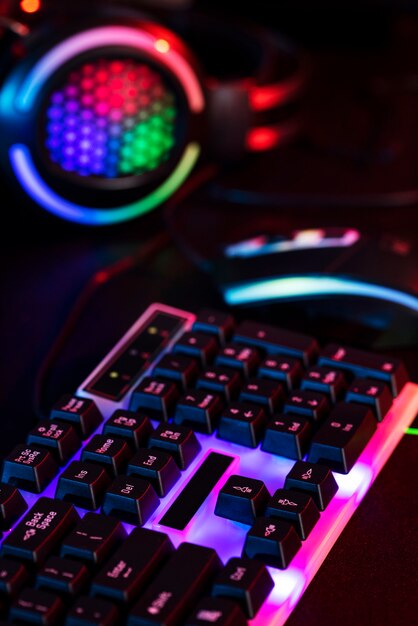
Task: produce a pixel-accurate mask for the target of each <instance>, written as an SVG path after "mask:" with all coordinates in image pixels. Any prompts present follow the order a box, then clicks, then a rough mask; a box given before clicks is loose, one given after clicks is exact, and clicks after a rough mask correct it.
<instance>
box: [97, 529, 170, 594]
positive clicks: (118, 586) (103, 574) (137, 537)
mask: <svg viewBox="0 0 418 626" xmlns="http://www.w3.org/2000/svg"><path fill="white" fill-rule="evenodd" d="M173 552H174V548H173V544H172V543H171V541H170V539H169V538H168V536H167V535H165V534H164V533H159V532H155V531H154V530H147V529H145V528H134V530H133V531H132V532H131V534H130V535H129V537H128V538H127V539H126V540H125V541H124V543H123V544H122V546H121V547H120V548H119V549H118V550H117V551H116V552H115V554H114V555H113V556H112V557H111V558H110V560H109V561H107V563H106V564H105V565H104V566H103V568H102V569H101V570H100V572H99V573H98V574H97V576H96V577H95V578H94V580H93V583H92V585H91V594H92V595H94V596H102V597H104V598H109V599H110V600H114V601H115V602H120V603H123V604H131V603H132V602H134V601H135V600H136V599H137V598H138V597H139V596H140V593H141V592H142V590H143V589H145V587H146V586H147V584H148V583H149V581H150V580H151V578H152V577H153V576H155V574H156V573H157V572H158V570H159V569H160V567H161V566H162V565H163V563H164V562H165V561H166V560H167V558H168V557H169V556H170V555H171V554H172V553H173Z"/></svg>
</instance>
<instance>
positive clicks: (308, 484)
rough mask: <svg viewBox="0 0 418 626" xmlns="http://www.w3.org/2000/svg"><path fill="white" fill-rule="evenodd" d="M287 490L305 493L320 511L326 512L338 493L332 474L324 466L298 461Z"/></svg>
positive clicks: (287, 480)
mask: <svg viewBox="0 0 418 626" xmlns="http://www.w3.org/2000/svg"><path fill="white" fill-rule="evenodd" d="M284 487H285V489H295V490H296V491H303V492H305V493H308V495H310V496H311V498H312V499H313V501H314V502H315V504H316V506H317V507H318V509H319V510H320V511H324V510H325V509H326V507H327V506H328V504H329V503H330V502H331V500H332V498H333V497H334V496H335V494H336V493H337V491H338V485H337V482H336V480H335V478H334V476H333V475H332V472H331V471H330V470H329V469H328V467H325V466H324V465H319V464H317V463H307V462H305V461H297V462H296V463H295V464H294V466H293V467H292V469H291V470H290V472H289V473H288V475H287V476H286V480H285V483H284Z"/></svg>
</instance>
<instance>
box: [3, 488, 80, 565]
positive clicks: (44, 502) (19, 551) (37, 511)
mask: <svg viewBox="0 0 418 626" xmlns="http://www.w3.org/2000/svg"><path fill="white" fill-rule="evenodd" d="M78 520H79V516H78V513H77V512H76V510H75V508H74V507H73V506H72V504H69V503H68V502H61V501H60V500H53V499H52V498H39V500H37V502H36V504H34V506H33V507H32V508H31V510H30V511H29V512H28V513H26V515H25V516H24V517H23V518H22V520H21V521H20V522H19V523H18V525H17V526H16V527H15V528H14V529H13V530H12V531H11V533H10V535H8V537H6V539H5V540H4V542H3V546H2V551H1V552H2V555H3V556H5V557H8V556H10V557H12V558H17V559H19V560H23V561H27V562H29V563H34V564H38V565H42V563H43V562H44V561H45V559H46V558H47V557H48V555H49V554H50V553H51V552H52V551H53V550H54V549H55V548H56V546H57V545H59V543H60V541H61V539H62V537H63V536H64V535H65V534H66V533H68V532H69V531H70V530H71V528H72V527H73V526H74V525H75V524H76V523H77V521H78Z"/></svg>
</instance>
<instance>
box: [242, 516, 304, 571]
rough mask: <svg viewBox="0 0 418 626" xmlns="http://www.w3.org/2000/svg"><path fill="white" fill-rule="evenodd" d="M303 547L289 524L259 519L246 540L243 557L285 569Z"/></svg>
mask: <svg viewBox="0 0 418 626" xmlns="http://www.w3.org/2000/svg"><path fill="white" fill-rule="evenodd" d="M300 547H301V540H300V538H299V535H298V534H297V532H296V530H295V529H294V527H293V526H292V525H291V524H289V523H288V522H283V521H281V520H276V519H272V518H271V517H258V518H257V519H256V521H255V523H254V525H253V526H252V527H251V529H250V530H249V531H248V533H247V536H246V538H245V543H244V549H243V551H242V553H243V556H246V557H248V558H250V559H257V560H260V561H262V562H263V563H265V564H266V565H270V566H272V567H277V568H279V569H285V568H286V567H287V566H288V565H289V564H290V563H291V561H292V559H293V557H294V556H295V555H296V553H297V552H298V550H299V548H300Z"/></svg>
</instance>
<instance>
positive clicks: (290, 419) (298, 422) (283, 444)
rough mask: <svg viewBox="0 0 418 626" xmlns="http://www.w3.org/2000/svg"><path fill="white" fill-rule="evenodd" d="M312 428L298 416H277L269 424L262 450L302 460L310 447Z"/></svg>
mask: <svg viewBox="0 0 418 626" xmlns="http://www.w3.org/2000/svg"><path fill="white" fill-rule="evenodd" d="M311 436H312V426H311V424H310V422H309V420H308V419H307V418H305V417H299V416H298V415H283V414H280V415H275V416H274V417H273V418H272V419H271V420H270V421H269V422H268V424H267V426H266V430H265V434H264V439H263V443H262V444H261V449H262V450H264V452H270V453H271V454H277V455H278V456H284V457H286V458H288V459H302V458H303V457H304V456H305V454H306V452H307V450H308V446H309V442H310V440H311Z"/></svg>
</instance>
